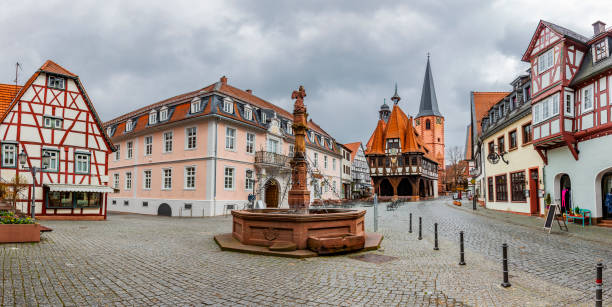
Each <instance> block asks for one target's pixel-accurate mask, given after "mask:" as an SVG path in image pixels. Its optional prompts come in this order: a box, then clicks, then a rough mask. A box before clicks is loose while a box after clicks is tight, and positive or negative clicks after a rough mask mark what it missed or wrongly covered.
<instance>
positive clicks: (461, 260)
mask: <svg viewBox="0 0 612 307" xmlns="http://www.w3.org/2000/svg"><path fill="white" fill-rule="evenodd" d="M464 254H465V253H464V251H463V231H460V232H459V265H465V255H464Z"/></svg>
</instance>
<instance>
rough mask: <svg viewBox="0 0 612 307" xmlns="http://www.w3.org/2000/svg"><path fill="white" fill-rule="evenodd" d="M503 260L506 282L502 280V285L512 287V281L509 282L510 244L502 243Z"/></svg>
mask: <svg viewBox="0 0 612 307" xmlns="http://www.w3.org/2000/svg"><path fill="white" fill-rule="evenodd" d="M502 258H503V259H502V261H503V265H504V282H502V284H501V285H502V287H504V288H508V287H510V286H511V285H510V283H509V282H508V244H506V243H504V244H502Z"/></svg>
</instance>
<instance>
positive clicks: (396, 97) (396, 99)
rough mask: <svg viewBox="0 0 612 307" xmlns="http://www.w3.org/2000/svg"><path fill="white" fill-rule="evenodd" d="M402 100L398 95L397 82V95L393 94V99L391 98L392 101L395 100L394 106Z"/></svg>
mask: <svg viewBox="0 0 612 307" xmlns="http://www.w3.org/2000/svg"><path fill="white" fill-rule="evenodd" d="M401 99H402V98H400V96H399V95H398V94H397V82H395V94H393V97H391V100H393V103H394V104H397V103H398V102H399V101H400V100H401Z"/></svg>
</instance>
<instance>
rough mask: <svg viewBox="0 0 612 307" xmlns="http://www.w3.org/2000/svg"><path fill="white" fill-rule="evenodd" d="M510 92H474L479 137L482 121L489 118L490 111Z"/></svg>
mask: <svg viewBox="0 0 612 307" xmlns="http://www.w3.org/2000/svg"><path fill="white" fill-rule="evenodd" d="M508 94H510V92H473V95H474V111H475V112H476V114H475V115H476V131H477V133H478V135H480V133H481V128H482V126H481V123H482V119H483V118H484V117H485V116H487V114H488V113H489V109H491V107H492V106H493V105H495V104H496V103H498V102H499V101H500V100H502V99H503V98H504V97H506V96H507V95H508Z"/></svg>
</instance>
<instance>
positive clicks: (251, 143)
mask: <svg viewBox="0 0 612 307" xmlns="http://www.w3.org/2000/svg"><path fill="white" fill-rule="evenodd" d="M246 152H247V153H249V154H255V133H250V132H247V134H246Z"/></svg>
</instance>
